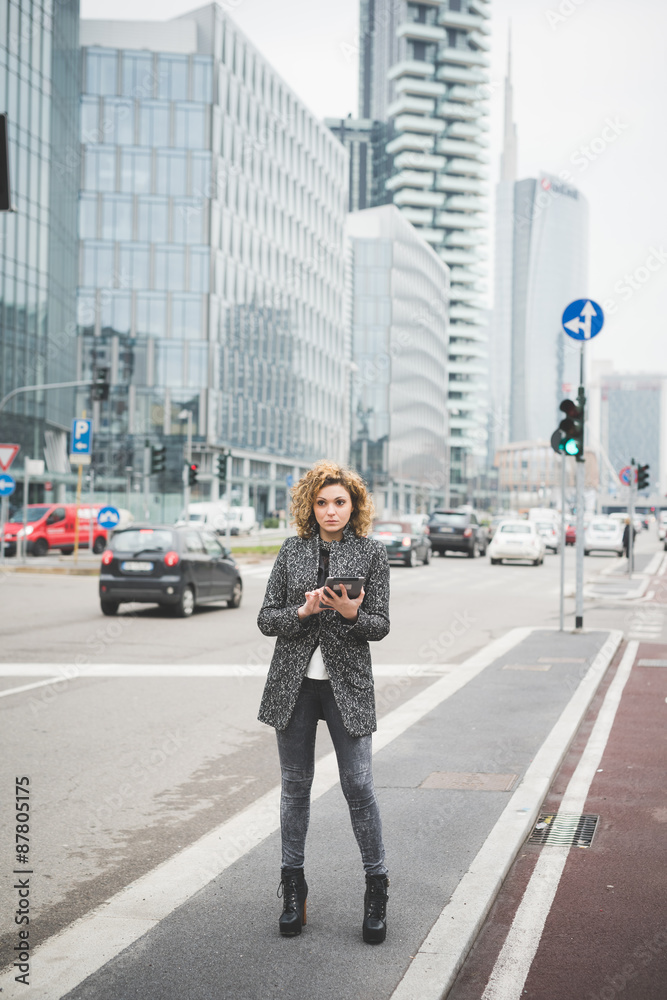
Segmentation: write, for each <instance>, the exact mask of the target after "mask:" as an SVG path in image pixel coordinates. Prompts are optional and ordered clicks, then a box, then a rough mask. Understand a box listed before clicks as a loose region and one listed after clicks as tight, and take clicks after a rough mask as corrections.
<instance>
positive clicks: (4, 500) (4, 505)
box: [0, 497, 9, 566]
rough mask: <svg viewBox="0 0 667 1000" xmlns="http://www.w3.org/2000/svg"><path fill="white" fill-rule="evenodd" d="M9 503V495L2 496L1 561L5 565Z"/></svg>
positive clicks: (0, 505)
mask: <svg viewBox="0 0 667 1000" xmlns="http://www.w3.org/2000/svg"><path fill="white" fill-rule="evenodd" d="M8 504H9V497H2V499H1V501H0V511H1V516H0V563H2V565H3V566H4V563H5V524H6V523H7V514H8V513H9V511H8V510H7V505H8Z"/></svg>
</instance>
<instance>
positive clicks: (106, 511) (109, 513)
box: [97, 507, 120, 531]
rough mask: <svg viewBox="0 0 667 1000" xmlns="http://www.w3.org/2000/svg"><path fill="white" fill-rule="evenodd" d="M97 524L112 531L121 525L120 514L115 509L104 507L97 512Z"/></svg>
mask: <svg viewBox="0 0 667 1000" xmlns="http://www.w3.org/2000/svg"><path fill="white" fill-rule="evenodd" d="M97 523H98V524H99V526H100V528H106V529H107V531H112V530H113V529H114V528H116V527H117V526H118V524H119V523H120V514H119V512H118V510H117V509H116V508H115V507H102V509H101V510H98V512H97Z"/></svg>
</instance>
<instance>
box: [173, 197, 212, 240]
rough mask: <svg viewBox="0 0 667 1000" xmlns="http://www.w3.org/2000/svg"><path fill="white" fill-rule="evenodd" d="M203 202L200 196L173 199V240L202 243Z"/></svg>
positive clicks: (203, 237)
mask: <svg viewBox="0 0 667 1000" xmlns="http://www.w3.org/2000/svg"><path fill="white" fill-rule="evenodd" d="M204 239H205V236H204V204H203V203H202V201H201V198H176V199H174V217H173V242H174V243H203V242H204Z"/></svg>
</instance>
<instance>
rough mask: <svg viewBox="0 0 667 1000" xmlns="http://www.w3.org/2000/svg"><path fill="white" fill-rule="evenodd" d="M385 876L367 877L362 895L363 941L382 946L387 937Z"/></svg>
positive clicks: (386, 885)
mask: <svg viewBox="0 0 667 1000" xmlns="http://www.w3.org/2000/svg"><path fill="white" fill-rule="evenodd" d="M388 885H389V879H388V878H387V876H386V875H367V876H366V893H365V895H364V928H363V934H364V941H365V942H366V944H382V942H383V941H384V939H385V938H386V936H387V900H388V899H389V895H388V893H387V887H388Z"/></svg>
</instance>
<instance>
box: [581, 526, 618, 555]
mask: <svg viewBox="0 0 667 1000" xmlns="http://www.w3.org/2000/svg"><path fill="white" fill-rule="evenodd" d="M624 527H625V525H624V524H622V523H621V522H620V521H618V520H617V519H616V518H611V517H596V518H593V520H592V521H591V523H590V524H589V525H588V527H587V528H586V531H585V533H584V555H585V556H588V555H590V554H591V552H615V553H616V555H617V556H622V555H623V529H624Z"/></svg>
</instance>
